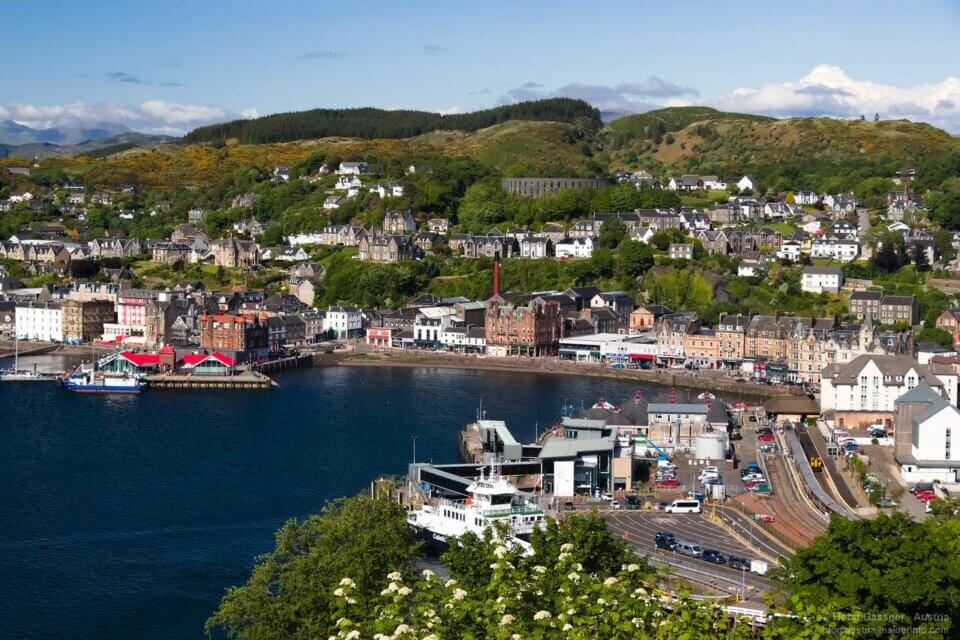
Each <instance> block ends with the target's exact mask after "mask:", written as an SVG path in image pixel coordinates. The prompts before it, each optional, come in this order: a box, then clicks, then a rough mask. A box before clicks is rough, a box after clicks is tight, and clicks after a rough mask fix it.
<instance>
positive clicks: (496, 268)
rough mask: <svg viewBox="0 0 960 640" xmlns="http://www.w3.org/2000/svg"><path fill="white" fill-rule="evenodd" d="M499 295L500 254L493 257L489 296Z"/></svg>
mask: <svg viewBox="0 0 960 640" xmlns="http://www.w3.org/2000/svg"><path fill="white" fill-rule="evenodd" d="M498 295H500V256H496V257H494V259H493V293H492V294H491V297H493V296H498Z"/></svg>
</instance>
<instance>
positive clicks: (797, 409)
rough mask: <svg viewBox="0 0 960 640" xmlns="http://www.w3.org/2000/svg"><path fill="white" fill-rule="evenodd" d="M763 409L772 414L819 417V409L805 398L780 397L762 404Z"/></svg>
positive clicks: (814, 403)
mask: <svg viewBox="0 0 960 640" xmlns="http://www.w3.org/2000/svg"><path fill="white" fill-rule="evenodd" d="M763 409H764V410H765V411H766V412H767V413H773V414H785V413H786V414H795V415H808V416H813V415H819V414H820V407H819V406H818V405H817V403H816V402H814V401H813V400H811V399H810V398H808V397H807V396H781V397H778V398H770V399H769V400H767V401H766V402H764V403H763Z"/></svg>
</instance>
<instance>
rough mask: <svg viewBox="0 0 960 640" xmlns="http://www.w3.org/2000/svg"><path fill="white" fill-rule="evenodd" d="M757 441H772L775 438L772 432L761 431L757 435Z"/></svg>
mask: <svg viewBox="0 0 960 640" xmlns="http://www.w3.org/2000/svg"><path fill="white" fill-rule="evenodd" d="M757 440H758V441H759V442H774V441H775V440H776V438H774V437H773V434H772V433H762V434H760V435H758V436H757Z"/></svg>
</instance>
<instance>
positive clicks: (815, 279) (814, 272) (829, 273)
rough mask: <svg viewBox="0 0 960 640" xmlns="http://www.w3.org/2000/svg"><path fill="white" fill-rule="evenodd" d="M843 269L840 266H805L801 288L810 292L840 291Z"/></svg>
mask: <svg viewBox="0 0 960 640" xmlns="http://www.w3.org/2000/svg"><path fill="white" fill-rule="evenodd" d="M842 286H843V271H842V270H841V269H840V268H839V267H816V266H813V267H804V268H803V273H802V275H801V277H800V288H801V289H803V290H804V291H806V292H808V293H840V288H841V287H842Z"/></svg>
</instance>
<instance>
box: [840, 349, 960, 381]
mask: <svg viewBox="0 0 960 640" xmlns="http://www.w3.org/2000/svg"><path fill="white" fill-rule="evenodd" d="M871 361H872V362H873V363H874V364H875V365H876V366H877V368H878V369H880V373H882V374H883V375H884V377H887V376H890V377H891V378H892V379H891V380H884V384H886V385H896V386H900V385H901V384H902V383H903V381H902V380H901V381H896V380H895V376H903V375H904V374H906V373H907V372H908V371H911V370H912V371H915V372H916V373H917V376H918V378H919V379H920V380H921V381H924V382H926V383H927V384H928V385H930V386H931V387H942V386H943V383H942V382H941V381H940V380H939V379H938V378H937V377H936V376H935V375H933V372H932V371H931V370H930V368H929V367H927V366H924V365H921V364H920V363H919V362H917V361H916V360H914V359H913V358H911V357H909V356H904V355H872V354H863V355H861V356H857V357H856V358H854V359H853V360H851V361H850V362H848V363H847V364H844V365H839V366H837V367H836V369H832V368H831V367H829V366H828V367H827V368H826V369H824V372H823V375H824V376H828V371H829V372H830V373H831V374H834V372H835V374H834V376H833V384H834V385H855V384H857V379H858V376H859V375H860V372H861V371H863V368H864V367H866V366H867V364H868V363H870V362H871Z"/></svg>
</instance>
